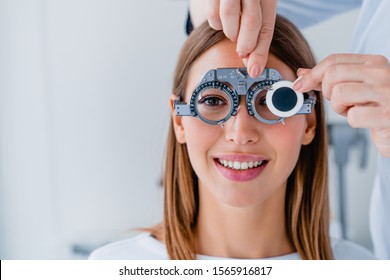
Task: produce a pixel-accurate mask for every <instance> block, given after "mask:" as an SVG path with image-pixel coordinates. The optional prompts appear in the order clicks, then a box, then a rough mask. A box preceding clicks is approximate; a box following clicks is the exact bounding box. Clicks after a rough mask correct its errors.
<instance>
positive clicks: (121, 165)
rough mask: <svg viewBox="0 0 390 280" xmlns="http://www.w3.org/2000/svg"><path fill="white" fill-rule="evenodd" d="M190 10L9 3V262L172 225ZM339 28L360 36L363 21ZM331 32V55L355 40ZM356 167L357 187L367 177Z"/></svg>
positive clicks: (2, 226) (107, 2) (5, 211)
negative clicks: (163, 184)
mask: <svg viewBox="0 0 390 280" xmlns="http://www.w3.org/2000/svg"><path fill="white" fill-rule="evenodd" d="M186 9H187V4H186V1H184V0H183V1H173V0H162V1H161V0H147V1H145V0H144V1H136V0H95V1H89V0H67V1H59V0H58V1H51V0H50V1H49V0H27V1H23V0H2V1H0V38H2V42H1V44H0V154H1V157H0V179H1V180H0V258H1V259H41V258H44V259H60V258H65V259H68V258H78V257H81V256H80V255H76V254H74V253H73V251H72V246H74V245H75V244H76V245H82V246H84V247H86V249H88V247H93V246H96V245H98V244H100V242H105V241H109V240H112V239H116V238H120V237H123V236H126V235H129V234H131V233H130V232H128V230H129V229H131V228H134V227H142V226H149V225H152V224H154V223H155V222H158V221H159V220H160V219H161V213H162V193H161V189H160V188H159V185H158V182H159V178H160V172H161V167H162V154H163V150H164V144H165V135H166V128H167V124H168V117H169V113H168V101H167V100H168V96H169V94H170V85H171V79H172V71H173V68H174V64H175V61H176V57H177V53H178V51H179V48H180V46H181V45H182V42H183V41H184V39H185V34H184V21H185V16H186ZM355 17H356V13H352V14H349V15H347V17H346V19H347V21H351V22H352V21H353V20H354V19H355ZM339 21H340V22H342V23H343V24H341V25H340V26H338V29H345V33H346V34H349V32H350V29H351V26H352V25H353V23H351V24H346V20H345V19H339ZM326 24H333V23H332V21H331V22H330V23H325V25H321V26H319V27H314V28H313V29H310V30H308V31H307V33H306V34H307V35H308V36H309V37H310V38H309V39H310V41H312V43H313V44H314V46H315V49H316V52H317V54H319V55H320V56H324V55H325V53H326V52H329V51H330V50H331V51H337V50H338V49H339V48H340V49H341V48H347V46H346V44H347V43H348V41H349V38H347V37H348V36H346V37H345V36H343V37H342V39H343V40H342V41H340V40H339V39H337V40H331V41H329V40H326V39H325V42H323V41H324V37H325V38H326V36H323V35H324V34H323V33H322V35H321V36H319V37H318V36H317V35H318V32H317V31H318V30H322V32H325V34H328V33H329V29H327V25H326ZM315 28H317V29H315ZM318 28H319V29H318ZM321 28H322V29H321ZM316 30H317V31H316ZM327 36H328V35H327ZM321 39H322V43H316V42H317V40H321ZM330 42H331V44H330ZM317 47H318V50H317ZM330 47H332V49H330ZM353 165H354V164H351V169H348V176H349V178H355V179H356V178H360V177H358V175H357V174H358V173H359V170H357V169H356V168H355V169H354V168H353ZM370 165H371V166H374V162H373V161H370ZM359 176H360V175H359ZM362 176H364V178H365V179H364V180H366V179H367V178H369V179H371V176H372V175H370V174H369V173H367V174H363V175H362ZM369 179H368V180H369ZM358 180H359V182H360V181H362V180H363V179H358ZM349 182H350V184H351V183H352V180H351V181H349ZM364 187H365V186H363V187H362V188H360V187H359V191H358V192H351V193H350V199H351V203H350V204H349V205H350V207H351V211H350V213H351V220H352V221H353V223H351V227H352V230H351V232H352V233H353V238H354V239H355V240H356V241H358V242H360V243H362V244H368V246H369V238H368V230H367V221H366V219H367V214H366V210H367V205H368V199H367V198H368V195H367V193H369V188H364ZM352 208H353V209H352ZM358 211H359V212H358ZM357 217H363V219H360V218H357Z"/></svg>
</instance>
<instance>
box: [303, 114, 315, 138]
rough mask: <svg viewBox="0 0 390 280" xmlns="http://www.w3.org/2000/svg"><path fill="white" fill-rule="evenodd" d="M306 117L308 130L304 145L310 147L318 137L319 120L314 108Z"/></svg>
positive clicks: (304, 135)
mask: <svg viewBox="0 0 390 280" xmlns="http://www.w3.org/2000/svg"><path fill="white" fill-rule="evenodd" d="M305 117H306V129H305V132H304V134H303V137H302V145H309V144H310V143H311V141H313V139H314V136H315V135H316V127H317V118H316V112H315V110H314V108H313V110H312V112H311V114H307V115H306V116H305Z"/></svg>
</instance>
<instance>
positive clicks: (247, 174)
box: [173, 40, 315, 207]
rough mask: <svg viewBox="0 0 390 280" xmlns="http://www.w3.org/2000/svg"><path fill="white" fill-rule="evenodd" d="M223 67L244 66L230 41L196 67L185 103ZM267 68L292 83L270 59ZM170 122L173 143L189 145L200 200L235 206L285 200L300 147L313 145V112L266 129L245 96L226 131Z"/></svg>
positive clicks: (189, 120) (193, 121)
mask: <svg viewBox="0 0 390 280" xmlns="http://www.w3.org/2000/svg"><path fill="white" fill-rule="evenodd" d="M224 67H244V65H243V63H242V60H241V59H240V58H239V57H238V56H237V53H236V51H235V44H233V43H232V42H230V41H229V40H224V41H222V42H220V43H218V44H216V45H215V46H213V47H212V48H210V49H209V50H208V51H207V52H205V53H204V54H203V55H201V56H200V57H199V58H198V59H197V61H196V62H195V63H194V65H193V66H192V68H191V69H190V73H189V79H188V82H187V88H186V93H185V101H186V102H187V103H189V101H190V98H191V95H192V92H193V90H194V89H195V88H196V86H197V85H198V84H199V82H200V81H201V79H202V78H203V76H204V74H205V73H206V72H207V71H208V70H210V69H216V68H224ZM266 67H268V68H275V69H277V70H278V71H279V73H280V74H281V75H282V77H283V78H284V79H285V80H291V81H293V80H295V78H296V76H295V74H294V72H293V71H292V70H291V69H290V68H289V67H288V66H287V65H286V64H284V63H283V62H282V61H280V60H279V59H278V58H276V57H275V56H273V55H272V54H270V55H269V58H268V62H267V66H266ZM173 118H174V127H175V133H176V137H177V140H178V141H179V142H180V143H186V144H187V149H188V153H189V157H190V161H191V164H192V166H193V169H194V171H195V173H196V174H197V176H198V179H199V181H198V182H199V191H200V195H201V196H200V197H201V198H202V197H209V198H210V199H211V200H214V201H217V202H221V203H223V204H227V205H231V206H238V207H248V206H253V205H257V204H261V203H263V202H265V201H267V199H269V198H271V197H273V196H274V197H279V199H283V201H284V193H285V187H286V182H287V178H288V177H289V175H290V174H291V172H292V171H293V169H294V167H295V165H296V163H297V160H298V156H299V152H300V149H301V145H305V144H309V143H310V142H311V141H312V139H313V137H314V130H315V117H314V113H312V114H311V116H308V115H296V116H293V117H290V118H287V119H286V121H285V125H283V124H282V123H278V124H273V125H270V124H264V123H262V122H260V121H259V120H257V119H256V118H255V117H252V116H250V115H249V114H248V110H247V107H246V105H245V96H241V97H240V105H239V110H238V113H237V115H236V116H232V117H231V118H230V119H229V120H228V121H227V122H225V123H224V127H220V126H218V125H216V126H213V125H209V124H206V123H204V122H203V121H201V120H200V119H198V118H194V117H176V116H175V115H174V114H173ZM229 163H230V165H233V167H229ZM225 164H227V165H228V166H227V167H226V166H225Z"/></svg>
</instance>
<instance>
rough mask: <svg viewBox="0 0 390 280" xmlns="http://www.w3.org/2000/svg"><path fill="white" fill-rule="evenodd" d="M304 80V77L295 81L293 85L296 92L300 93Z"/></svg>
mask: <svg viewBox="0 0 390 280" xmlns="http://www.w3.org/2000/svg"><path fill="white" fill-rule="evenodd" d="M302 78H303V76H299V77H298V79H296V80H295V81H294V83H293V84H292V88H293V89H294V90H297V91H300V89H301V88H302Z"/></svg>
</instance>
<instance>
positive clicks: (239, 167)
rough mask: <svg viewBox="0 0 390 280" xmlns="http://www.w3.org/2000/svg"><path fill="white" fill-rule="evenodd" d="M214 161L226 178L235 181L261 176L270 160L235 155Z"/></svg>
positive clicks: (244, 180)
mask: <svg viewBox="0 0 390 280" xmlns="http://www.w3.org/2000/svg"><path fill="white" fill-rule="evenodd" d="M214 163H215V165H216V167H217V169H218V171H219V172H220V173H221V174H222V175H223V176H224V177H225V178H226V179H228V180H230V181H235V182H246V181H251V180H253V179H255V178H256V177H257V176H259V175H260V174H261V173H262V171H263V170H264V168H265V167H266V165H267V163H268V160H265V159H251V157H248V156H241V155H234V156H222V157H218V158H214Z"/></svg>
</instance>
